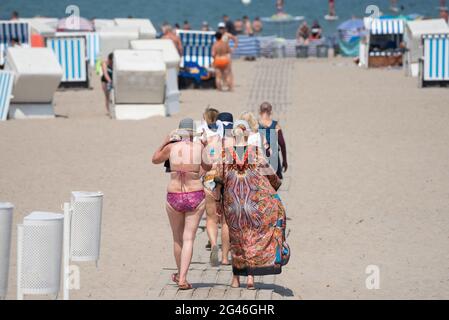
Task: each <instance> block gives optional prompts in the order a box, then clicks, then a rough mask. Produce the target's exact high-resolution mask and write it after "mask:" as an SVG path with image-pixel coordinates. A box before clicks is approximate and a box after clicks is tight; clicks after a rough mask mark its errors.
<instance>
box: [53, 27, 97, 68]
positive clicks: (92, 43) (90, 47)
mask: <svg viewBox="0 0 449 320" xmlns="http://www.w3.org/2000/svg"><path fill="white" fill-rule="evenodd" d="M56 36H57V37H61V36H84V37H86V50H87V60H88V61H89V65H90V66H91V67H92V68H94V67H95V63H96V61H97V58H98V57H99V56H100V35H99V34H98V33H97V32H75V33H74V32H58V33H56Z"/></svg>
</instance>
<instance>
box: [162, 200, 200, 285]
mask: <svg viewBox="0 0 449 320" xmlns="http://www.w3.org/2000/svg"><path fill="white" fill-rule="evenodd" d="M166 209H167V214H168V218H169V220H170V226H171V228H172V232H173V253H174V256H175V261H176V266H177V268H178V277H179V278H178V280H179V285H184V284H186V283H187V272H188V271H189V266H190V262H191V261H192V254H193V242H194V240H195V235H196V231H197V229H198V225H199V223H200V220H201V217H202V215H203V213H204V209H205V201H203V202H202V203H201V204H200V205H199V206H198V208H197V209H196V210H195V211H193V212H188V213H180V212H178V211H176V210H174V209H173V208H172V207H171V206H170V205H169V204H167V205H166Z"/></svg>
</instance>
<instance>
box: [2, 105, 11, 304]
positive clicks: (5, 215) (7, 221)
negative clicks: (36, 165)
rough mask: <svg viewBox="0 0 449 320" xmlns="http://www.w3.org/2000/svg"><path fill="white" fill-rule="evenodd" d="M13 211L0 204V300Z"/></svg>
mask: <svg viewBox="0 0 449 320" xmlns="http://www.w3.org/2000/svg"><path fill="white" fill-rule="evenodd" d="M0 97H1V96H0ZM13 210H14V206H13V205H12V204H11V203H8V202H0V257H1V259H0V300H2V299H5V298H6V295H7V293H8V276H9V259H10V253H11V233H12V220H13Z"/></svg>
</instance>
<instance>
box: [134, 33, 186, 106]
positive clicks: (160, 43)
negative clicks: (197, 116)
mask: <svg viewBox="0 0 449 320" xmlns="http://www.w3.org/2000/svg"><path fill="white" fill-rule="evenodd" d="M130 45H131V49H134V50H150V51H159V52H162V56H163V58H164V62H165V66H166V68H167V75H166V87H165V105H166V108H167V114H168V115H173V114H175V113H177V112H179V111H180V104H179V97H180V93H179V86H178V71H179V64H180V63H181V57H180V56H179V53H178V50H177V49H176V47H175V45H174V43H173V41H171V40H169V39H153V40H133V41H131V43H130Z"/></svg>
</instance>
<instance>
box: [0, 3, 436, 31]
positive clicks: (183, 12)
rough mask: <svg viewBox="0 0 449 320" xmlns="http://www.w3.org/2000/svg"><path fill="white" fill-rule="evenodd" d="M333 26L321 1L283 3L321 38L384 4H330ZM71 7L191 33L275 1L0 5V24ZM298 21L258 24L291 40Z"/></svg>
mask: <svg viewBox="0 0 449 320" xmlns="http://www.w3.org/2000/svg"><path fill="white" fill-rule="evenodd" d="M335 2H336V9H337V15H338V16H339V20H338V21H334V22H329V21H326V20H325V19H324V16H325V15H326V14H327V11H328V1H327V0H285V11H286V12H287V13H288V14H290V15H292V16H304V17H305V19H306V21H307V22H309V23H312V22H313V21H314V20H318V21H319V22H320V24H321V26H322V28H323V29H324V33H325V34H327V35H331V34H333V33H334V32H335V31H336V29H337V26H338V25H339V24H340V23H342V22H344V21H345V20H347V19H350V18H351V17H353V16H356V17H360V18H362V17H364V16H367V14H365V10H366V8H367V6H369V5H377V6H378V7H379V8H380V10H381V11H382V12H383V13H385V14H392V12H390V11H389V7H390V1H389V0H336V1H335ZM397 2H398V6H400V7H402V9H403V10H402V11H401V12H400V13H401V14H404V15H408V14H416V13H417V14H421V15H424V16H427V17H437V16H438V15H439V13H438V10H437V7H438V6H439V0H398V1H397ZM69 5H77V6H78V7H79V8H80V14H81V16H83V17H85V18H89V19H91V18H116V17H128V16H133V17H135V18H149V19H151V21H152V22H153V24H154V25H155V26H156V27H159V26H160V25H161V24H162V23H163V22H165V21H167V22H170V23H172V24H174V23H179V24H180V25H182V24H183V22H184V21H185V20H188V21H189V23H190V24H191V25H192V27H193V28H199V27H200V26H201V23H202V22H203V21H207V22H209V24H210V25H211V26H213V27H214V28H215V27H216V24H217V23H218V22H219V21H220V20H221V17H222V15H223V14H224V13H226V14H228V15H229V16H230V17H231V18H232V19H234V20H235V19H236V18H241V17H242V16H244V15H247V16H249V17H250V18H254V17H256V16H259V17H271V16H272V15H273V14H274V13H275V11H276V9H275V0H251V3H250V4H249V5H244V4H243V3H242V0H1V1H0V19H8V18H9V17H10V13H11V12H12V11H13V10H16V11H18V12H19V14H20V16H21V17H33V16H36V15H40V16H48V17H64V16H66V13H65V11H66V7H67V6H69ZM298 24H299V22H294V23H289V24H288V25H285V26H283V27H282V29H281V28H280V27H279V25H277V24H268V23H265V25H264V33H265V34H267V35H268V34H270V35H271V34H278V35H279V33H283V34H282V35H283V36H285V37H294V35H295V31H296V29H297V27H298Z"/></svg>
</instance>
